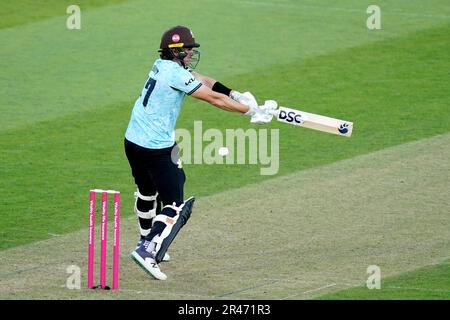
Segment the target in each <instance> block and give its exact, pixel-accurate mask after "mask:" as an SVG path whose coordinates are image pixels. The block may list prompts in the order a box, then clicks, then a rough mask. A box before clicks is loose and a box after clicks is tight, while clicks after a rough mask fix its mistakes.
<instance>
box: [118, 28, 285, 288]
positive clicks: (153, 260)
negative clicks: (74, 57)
mask: <svg viewBox="0 0 450 320" xmlns="http://www.w3.org/2000/svg"><path fill="white" fill-rule="evenodd" d="M198 47H200V44H198V43H197V42H196V41H195V38H194V34H193V33H192V31H191V30H190V29H189V28H187V27H184V26H176V27H173V28H170V29H169V30H167V31H166V32H164V34H163V35H162V38H161V44H160V48H159V53H160V58H159V59H157V60H156V61H155V62H154V64H153V66H152V68H151V70H150V73H149V74H148V76H147V80H146V82H145V85H144V87H143V88H142V92H141V95H140V96H139V97H138V99H137V100H136V102H135V104H134V107H133V110H132V112H131V118H130V121H129V124H128V128H127V130H126V133H125V141H124V146H125V153H126V156H127V158H128V162H129V164H130V167H131V172H132V175H133V177H134V181H135V183H136V185H137V191H136V193H135V198H136V201H135V205H134V211H135V213H136V214H137V217H138V223H139V229H140V240H139V242H138V245H137V247H136V249H135V250H134V251H133V252H132V253H131V257H132V259H133V260H134V261H135V262H136V263H137V264H138V265H139V266H141V267H142V268H143V269H144V270H145V271H147V272H148V273H149V274H150V275H151V276H153V277H154V278H156V279H159V280H165V279H167V276H166V274H164V273H163V272H162V271H161V269H160V267H159V263H160V262H161V261H168V260H169V259H170V257H169V255H168V254H167V249H168V248H169V246H170V244H171V243H172V241H173V240H174V239H175V237H176V236H177V234H178V232H179V231H180V229H181V228H182V227H183V226H184V225H185V224H186V222H187V221H188V220H189V217H190V215H191V212H192V207H193V204H194V200H195V199H194V197H190V198H188V199H184V194H183V187H184V183H185V181H186V176H185V173H184V171H183V169H182V166H181V161H180V159H179V154H178V148H177V144H176V142H175V124H176V121H177V118H178V115H179V113H180V109H181V106H182V104H183V101H184V98H185V96H186V95H188V96H192V97H194V98H196V99H200V100H204V101H206V102H208V103H209V104H211V105H213V106H214V107H217V108H219V109H222V110H225V111H229V112H236V113H239V114H243V115H246V116H249V117H250V119H251V120H250V122H251V123H252V124H264V123H268V122H270V121H271V120H272V113H271V112H270V111H271V110H273V109H275V108H276V103H275V102H274V101H270V103H268V101H266V103H265V104H264V105H262V106H258V104H257V102H256V100H255V98H254V97H253V95H252V94H251V93H249V92H246V93H243V94H242V93H240V92H238V91H236V90H232V89H230V88H228V87H227V86H225V85H224V84H222V83H220V82H219V81H216V80H214V79H213V78H210V77H207V76H204V75H201V74H199V73H197V72H194V71H193V69H194V68H195V67H196V65H197V64H198V62H199V60H200V52H199V51H198V50H197V48H198Z"/></svg>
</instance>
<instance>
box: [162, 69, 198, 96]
mask: <svg viewBox="0 0 450 320" xmlns="http://www.w3.org/2000/svg"><path fill="white" fill-rule="evenodd" d="M170 86H171V87H172V88H173V89H176V90H180V91H182V92H184V93H186V94H188V95H191V94H193V93H194V92H195V91H196V90H197V89H198V88H200V87H201V86H202V83H201V82H200V81H198V80H197V79H196V78H195V77H194V76H193V75H192V74H191V73H190V72H189V71H188V70H186V69H183V68H177V70H176V72H174V73H173V77H172V79H171V81H170Z"/></svg>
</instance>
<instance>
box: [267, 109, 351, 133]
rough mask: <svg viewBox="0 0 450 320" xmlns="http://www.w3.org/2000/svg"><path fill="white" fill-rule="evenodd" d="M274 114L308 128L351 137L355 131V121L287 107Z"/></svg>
mask: <svg viewBox="0 0 450 320" xmlns="http://www.w3.org/2000/svg"><path fill="white" fill-rule="evenodd" d="M274 115H275V116H276V117H277V120H278V121H280V122H284V123H288V124H291V125H295V126H300V127H304V128H308V129H313V130H318V131H322V132H327V133H332V134H337V135H340V136H345V137H350V136H351V135H352V132H353V122H351V121H346V120H340V119H335V118H330V117H326V116H322V115H319V114H314V113H309V112H305V111H300V110H296V109H291V108H287V107H279V108H278V109H277V110H275V112H274Z"/></svg>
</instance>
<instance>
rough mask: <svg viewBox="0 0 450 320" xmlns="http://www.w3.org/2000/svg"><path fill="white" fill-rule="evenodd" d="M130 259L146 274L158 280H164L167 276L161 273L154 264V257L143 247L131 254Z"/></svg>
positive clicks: (156, 264)
mask: <svg viewBox="0 0 450 320" xmlns="http://www.w3.org/2000/svg"><path fill="white" fill-rule="evenodd" d="M131 258H132V259H133V260H134V261H135V262H136V263H137V264H138V265H139V266H140V267H141V268H142V269H144V270H145V271H146V272H147V273H149V274H150V275H151V276H153V277H154V278H155V279H158V280H166V279H167V276H166V275H165V273H163V272H162V271H161V269H160V268H159V265H158V263H156V260H155V255H154V254H152V253H150V252H148V251H147V250H146V248H145V246H144V245H141V246H140V247H139V248H138V249H136V250H134V251H133V252H132V253H131Z"/></svg>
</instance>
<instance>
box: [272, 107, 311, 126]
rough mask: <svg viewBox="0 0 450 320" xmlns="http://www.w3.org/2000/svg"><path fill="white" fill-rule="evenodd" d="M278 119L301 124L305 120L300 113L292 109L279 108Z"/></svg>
mask: <svg viewBox="0 0 450 320" xmlns="http://www.w3.org/2000/svg"><path fill="white" fill-rule="evenodd" d="M278 119H279V120H282V121H284V122H288V123H292V122H295V123H298V124H302V123H303V122H305V118H304V117H302V115H301V114H299V113H295V112H294V111H285V110H280V113H279V115H278Z"/></svg>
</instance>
